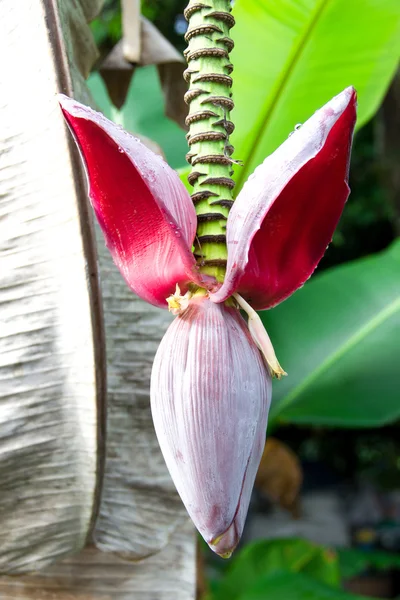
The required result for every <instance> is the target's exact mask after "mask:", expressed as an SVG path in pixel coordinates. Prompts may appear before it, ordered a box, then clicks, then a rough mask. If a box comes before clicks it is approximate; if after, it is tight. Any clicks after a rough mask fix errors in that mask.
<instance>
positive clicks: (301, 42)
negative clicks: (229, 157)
mask: <svg viewBox="0 0 400 600" xmlns="http://www.w3.org/2000/svg"><path fill="white" fill-rule="evenodd" d="M329 2H330V0H319V2H318V3H317V5H316V7H315V8H314V11H313V12H312V13H311V18H310V20H309V22H308V24H307V25H306V26H305V27H304V31H303V33H302V35H300V36H299V38H298V40H297V44H295V45H294V46H293V48H292V52H291V53H290V54H289V57H288V60H287V62H286V65H285V67H284V69H283V70H282V73H281V76H280V79H279V80H278V84H277V85H276V91H275V93H274V95H273V97H272V101H271V102H270V103H269V104H268V105H267V107H266V110H265V113H264V116H263V117H262V119H261V123H260V125H259V126H258V128H257V134H256V136H255V139H254V142H253V144H252V145H251V148H250V151H249V153H248V155H247V157H246V159H245V160H244V166H243V169H241V171H240V175H239V177H238V179H237V183H236V187H237V189H238V190H241V188H242V185H243V182H244V181H245V179H246V178H247V171H248V169H249V166H251V161H252V160H253V157H254V155H255V153H256V151H257V148H258V145H259V143H260V140H261V138H262V137H263V135H264V132H265V129H266V128H267V127H268V124H269V122H270V120H271V118H272V115H273V113H274V111H275V109H276V106H277V104H278V101H279V98H280V97H281V94H282V92H283V90H284V88H285V86H286V84H287V82H288V81H289V77H290V75H291V74H292V72H293V70H294V68H295V66H296V64H297V63H298V61H299V60H300V57H301V54H302V52H303V50H304V48H305V46H306V44H307V42H308V40H309V38H310V36H311V34H312V32H313V30H314V28H315V26H316V24H317V22H318V20H319V18H320V17H321V14H322V12H323V11H324V9H325V8H326V7H327V5H328V3H329Z"/></svg>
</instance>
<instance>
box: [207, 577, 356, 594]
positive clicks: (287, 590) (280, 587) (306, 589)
mask: <svg viewBox="0 0 400 600" xmlns="http://www.w3.org/2000/svg"><path fill="white" fill-rule="evenodd" d="M267 599H268V600H367V599H366V598H365V596H358V595H354V594H349V593H347V592H344V591H343V590H340V589H337V588H331V587H329V586H327V585H324V584H322V583H320V582H318V581H315V580H314V579H312V578H311V577H308V576H307V575H303V574H302V573H286V572H281V573H277V574H275V575H270V576H264V577H263V578H260V579H259V580H258V581H257V583H256V584H255V585H254V586H252V587H251V588H250V589H248V590H246V591H245V592H244V593H243V594H241V595H240V596H239V598H238V600H267ZM216 600H219V597H218V596H217V597H216Z"/></svg>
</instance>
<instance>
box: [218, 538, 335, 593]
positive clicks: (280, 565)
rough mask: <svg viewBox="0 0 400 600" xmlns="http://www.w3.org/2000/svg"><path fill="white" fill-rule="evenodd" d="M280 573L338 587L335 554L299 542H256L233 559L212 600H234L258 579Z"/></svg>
mask: <svg viewBox="0 0 400 600" xmlns="http://www.w3.org/2000/svg"><path fill="white" fill-rule="evenodd" d="M281 571H286V572H287V573H299V572H303V573H305V574H307V575H310V576H311V577H313V578H314V579H315V580H318V581H321V582H323V583H326V584H328V585H332V586H338V585H339V582H340V572H339V564H338V559H337V555H336V553H335V552H333V551H331V550H328V549H326V548H324V547H323V546H318V545H317V544H314V543H312V542H309V541H307V540H302V539H282V540H260V541H256V542H253V543H250V544H248V545H247V546H246V547H245V548H244V549H243V550H242V551H241V552H240V553H239V555H238V556H237V557H235V559H234V560H233V561H232V566H230V568H229V569H228V571H227V573H226V575H225V577H224V579H223V580H222V582H221V583H220V584H219V586H217V593H216V594H214V595H215V598H216V599H217V600H238V599H239V598H242V595H243V594H245V593H246V592H247V590H249V589H252V587H253V586H254V585H256V584H257V582H258V581H259V580H260V578H264V577H265V576H266V575H273V574H276V573H278V572H281ZM243 597H245V595H244V596H243Z"/></svg>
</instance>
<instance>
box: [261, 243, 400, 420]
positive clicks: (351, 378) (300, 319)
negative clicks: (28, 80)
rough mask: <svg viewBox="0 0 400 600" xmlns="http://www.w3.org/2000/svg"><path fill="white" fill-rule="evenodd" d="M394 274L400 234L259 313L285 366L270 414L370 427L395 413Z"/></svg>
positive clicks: (397, 318)
mask: <svg viewBox="0 0 400 600" xmlns="http://www.w3.org/2000/svg"><path fill="white" fill-rule="evenodd" d="M399 274H400V240H398V241H397V242H395V243H394V244H393V245H392V246H391V247H390V248H389V249H388V250H386V251H385V252H382V253H380V254H377V255H375V256H372V257H369V258H366V259H361V260H358V261H354V262H353V263H348V264H346V265H344V266H340V267H336V268H334V269H330V270H329V271H326V272H325V273H323V274H322V275H320V276H318V277H316V278H315V279H312V281H311V282H309V283H307V284H306V285H305V286H304V288H302V289H301V290H299V291H298V292H296V294H294V296H292V297H291V298H289V299H288V300H286V301H285V302H283V303H282V304H281V305H279V306H278V307H276V308H275V309H273V310H272V311H265V312H263V313H260V314H261V318H262V320H263V322H264V324H265V326H266V328H267V330H268V332H269V334H270V337H271V339H272V342H273V344H274V346H275V350H276V353H277V356H278V358H279V361H280V362H281V364H282V365H283V368H284V369H285V370H286V371H287V372H288V377H285V378H284V379H282V380H281V381H279V382H277V383H276V385H275V388H274V394H273V398H274V399H273V404H272V408H271V412H270V417H271V418H270V422H271V421H276V420H277V419H279V420H280V421H286V422H292V423H307V424H321V425H332V426H351V427H358V426H360V427H373V426H378V425H384V424H385V423H389V422H390V421H393V420H394V419H396V418H398V417H399V415H400V396H399V389H400V369H399V339H400V276H399Z"/></svg>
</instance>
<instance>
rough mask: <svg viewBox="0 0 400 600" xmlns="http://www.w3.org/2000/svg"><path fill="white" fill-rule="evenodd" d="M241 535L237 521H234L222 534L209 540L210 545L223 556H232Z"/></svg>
mask: <svg viewBox="0 0 400 600" xmlns="http://www.w3.org/2000/svg"><path fill="white" fill-rule="evenodd" d="M240 536H241V532H240V533H239V532H238V530H237V526H236V522H235V521H233V523H232V524H231V525H230V527H229V528H228V529H227V530H226V531H225V532H224V533H223V534H222V535H219V536H218V537H216V538H215V539H213V540H211V542H208V545H209V547H210V548H211V550H212V551H213V552H215V554H218V556H220V557H221V558H230V557H231V556H232V554H233V552H234V551H235V549H236V546H237V545H238V543H239V541H240Z"/></svg>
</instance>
